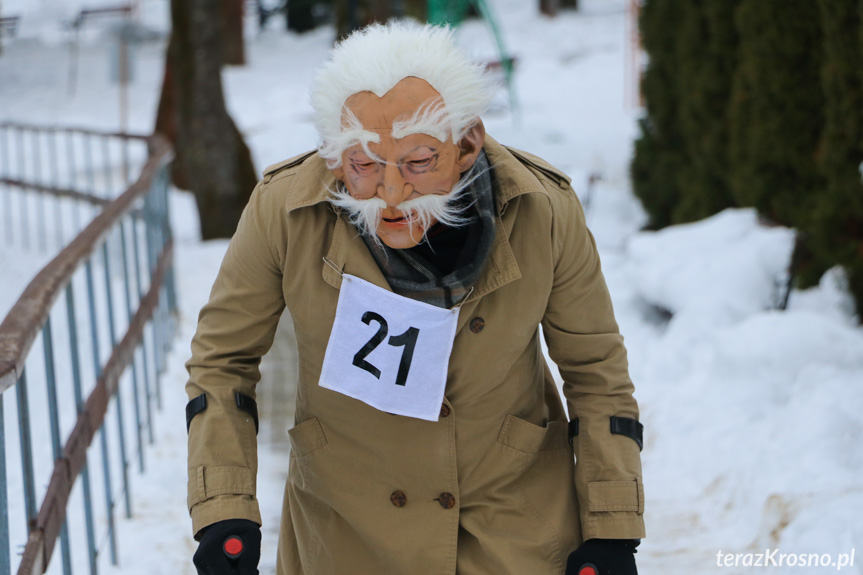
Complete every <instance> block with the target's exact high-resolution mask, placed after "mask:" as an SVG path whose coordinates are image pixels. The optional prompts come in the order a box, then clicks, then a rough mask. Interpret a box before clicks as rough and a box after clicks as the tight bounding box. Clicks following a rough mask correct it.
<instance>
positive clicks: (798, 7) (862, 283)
mask: <svg viewBox="0 0 863 575" xmlns="http://www.w3.org/2000/svg"><path fill="white" fill-rule="evenodd" d="M640 26H641V33H642V38H643V47H644V49H645V51H646V52H647V54H648V59H649V62H648V66H647V70H646V72H645V76H644V79H643V83H642V92H643V95H644V97H645V100H646V105H647V109H646V115H645V116H644V117H643V118H642V119H641V120H640V128H641V133H640V136H639V138H638V139H637V140H636V143H635V156H634V158H633V162H632V166H631V175H632V182H633V189H634V191H635V194H636V195H637V196H638V197H639V198H640V199H641V201H642V203H643V204H644V206H645V209H646V211H647V213H648V215H649V217H650V222H649V225H648V227H651V228H654V229H656V228H660V227H664V226H666V225H669V224H672V223H682V222H687V221H693V220H696V219H700V218H703V217H706V216H709V215H712V214H713V213H716V212H718V211H720V210H722V209H724V208H725V207H729V206H741V207H749V206H753V207H756V208H757V209H758V210H759V212H760V213H761V214H762V215H764V216H766V217H767V218H769V219H771V220H773V221H775V222H777V223H780V224H783V225H787V226H791V227H794V228H796V229H797V230H798V245H797V246H796V249H795V257H794V263H793V266H794V269H793V270H792V273H793V274H795V276H796V277H797V279H798V285H799V286H801V287H805V286H808V285H811V284H813V283H814V282H816V281H817V279H818V277H819V276H820V275H821V273H822V272H823V271H824V270H826V269H827V268H828V267H831V266H833V265H837V264H839V265H842V266H843V267H844V268H845V269H846V271H847V273H848V279H849V284H850V285H849V287H850V288H851V291H852V293H853V295H854V297H855V299H856V302H857V309H858V317H861V318H863V173H861V171H863V166H861V162H863V0H818V1H817V2H813V1H812V0H701V1H698V2H676V1H675V0H646V4H645V6H644V9H643V12H642V17H641V21H640Z"/></svg>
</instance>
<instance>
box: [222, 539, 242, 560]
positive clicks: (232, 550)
mask: <svg viewBox="0 0 863 575" xmlns="http://www.w3.org/2000/svg"><path fill="white" fill-rule="evenodd" d="M223 547H224V549H225V553H226V554H227V555H228V557H231V558H236V557H239V556H240V553H242V552H243V540H242V539H240V538H239V537H237V536H236V535H233V536H231V537H228V538H227V539H225V543H224V546H223Z"/></svg>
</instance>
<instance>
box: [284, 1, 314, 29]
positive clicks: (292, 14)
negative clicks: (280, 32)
mask: <svg viewBox="0 0 863 575" xmlns="http://www.w3.org/2000/svg"><path fill="white" fill-rule="evenodd" d="M314 4H315V3H314V0H289V1H288V6H287V12H286V14H287V18H286V20H287V24H288V30H291V31H293V32H301V33H302V32H308V31H309V30H313V29H314V28H315V25H316V23H315V17H314V14H313V13H312V8H313V7H314Z"/></svg>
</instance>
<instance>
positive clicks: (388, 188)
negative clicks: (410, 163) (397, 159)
mask: <svg viewBox="0 0 863 575" xmlns="http://www.w3.org/2000/svg"><path fill="white" fill-rule="evenodd" d="M412 193H413V186H412V185H410V184H409V183H407V182H406V181H405V179H404V178H403V177H402V174H401V170H399V167H398V165H396V164H386V165H385V166H384V179H383V182H381V183H380V184H379V185H378V197H379V198H381V199H382V200H383V201H384V202H386V204H387V206H388V207H390V208H395V207H396V206H398V205H399V204H400V203H402V202H404V201H405V200H407V199H408V198H409V197H410V195H411V194H412Z"/></svg>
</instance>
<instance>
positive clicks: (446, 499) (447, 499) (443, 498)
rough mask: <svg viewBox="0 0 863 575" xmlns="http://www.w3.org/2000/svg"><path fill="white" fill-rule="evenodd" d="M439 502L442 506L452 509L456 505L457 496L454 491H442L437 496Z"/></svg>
mask: <svg viewBox="0 0 863 575" xmlns="http://www.w3.org/2000/svg"><path fill="white" fill-rule="evenodd" d="M437 502H438V503H440V506H441V507H443V508H444V509H452V508H453V507H455V497H453V494H452V493H441V494H440V497H438V498H437Z"/></svg>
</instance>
